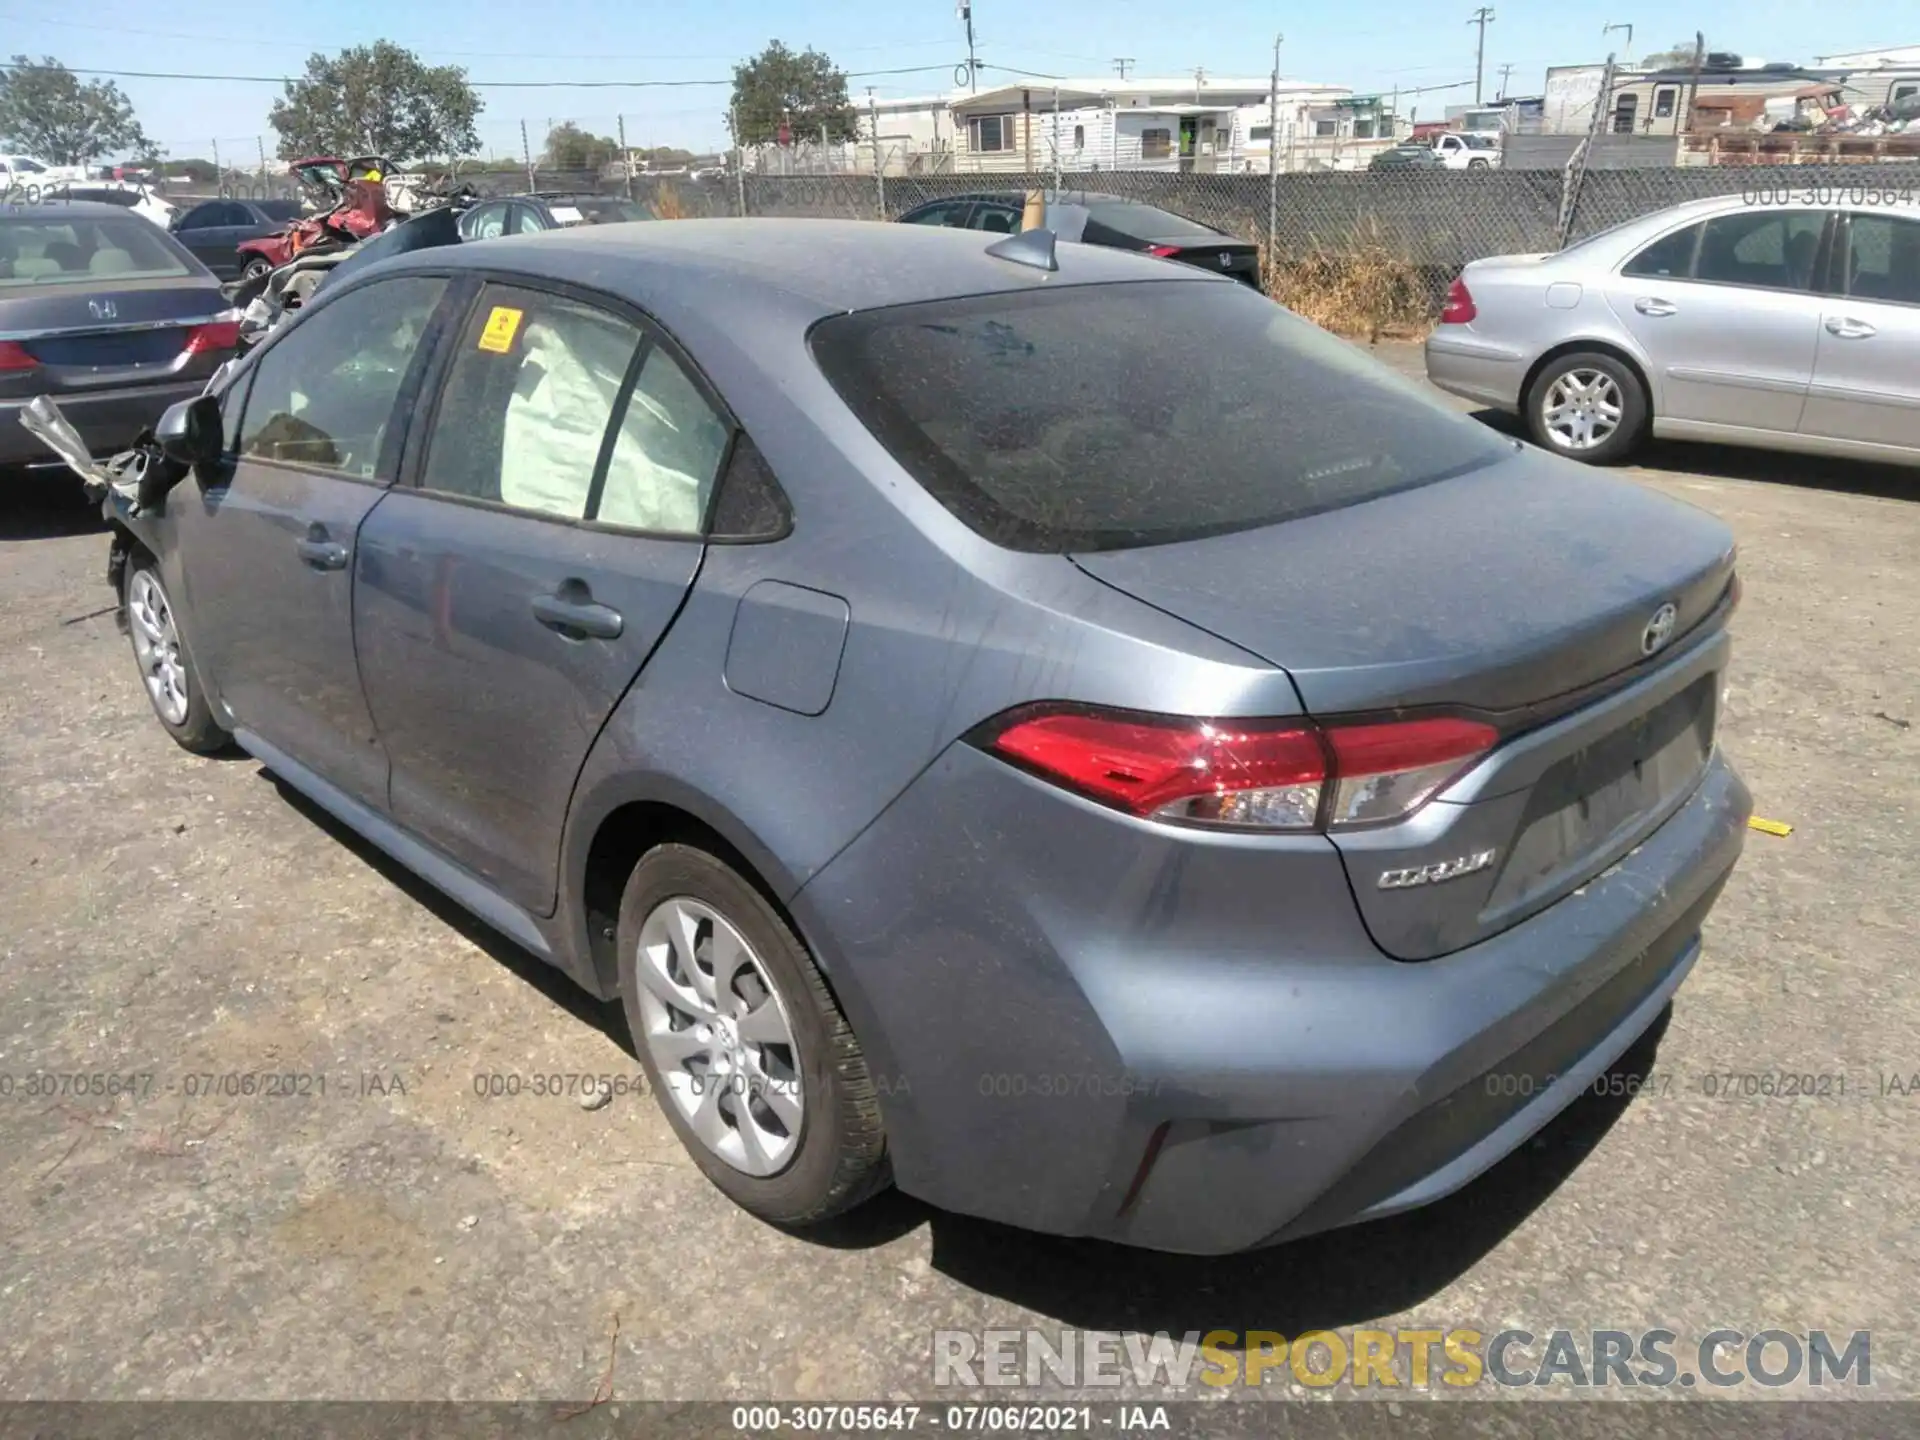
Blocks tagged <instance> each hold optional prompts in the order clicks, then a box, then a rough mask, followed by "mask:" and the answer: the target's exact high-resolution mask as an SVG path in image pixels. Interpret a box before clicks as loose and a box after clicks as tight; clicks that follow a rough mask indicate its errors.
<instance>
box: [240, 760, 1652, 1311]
mask: <svg viewBox="0 0 1920 1440" xmlns="http://www.w3.org/2000/svg"><path fill="white" fill-rule="evenodd" d="M259 774H260V776H261V778H262V779H264V780H266V781H268V782H269V783H271V784H272V785H274V787H275V788H276V789H277V790H278V792H279V793H280V795H281V796H282V798H284V799H285V800H286V802H287V803H288V804H289V805H291V806H292V807H293V808H294V809H295V810H297V811H298V812H299V813H300V814H301V815H303V816H305V817H306V818H307V819H308V820H310V821H312V822H313V824H314V825H315V826H317V827H318V828H319V829H321V830H322V831H324V832H325V833H326V834H327V835H328V836H329V837H331V838H332V839H333V840H334V841H336V842H337V843H338V844H340V845H343V846H345V847H346V848H347V849H348V850H350V851H352V852H353V853H354V854H355V855H357V856H358V857H359V858H360V859H361V860H363V861H365V862H366V864H368V865H369V866H371V867H372V868H373V869H374V870H375V871H377V872H378V873H379V874H380V875H381V876H382V877H383V878H384V879H385V880H387V881H388V882H389V883H390V884H392V885H394V886H395V887H396V888H397V889H399V890H400V891H401V892H403V893H404V894H406V895H407V896H408V897H409V898H411V899H413V900H414V901H416V902H417V903H419V904H420V905H422V906H424V907H426V909H428V910H429V911H431V912H432V913H433V914H434V915H435V916H436V917H438V918H439V919H440V920H442V921H443V922H444V923H445V924H446V925H447V926H448V927H449V928H451V929H452V930H454V931H456V932H457V933H459V934H460V935H461V936H463V937H464V938H465V939H467V940H469V941H470V942H472V943H473V944H474V945H475V946H477V947H478V948H479V949H481V950H483V951H485V952H486V953H487V954H488V955H489V956H491V957H492V958H493V959H495V960H497V961H498V962H499V963H500V964H501V965H503V966H505V967H506V968H507V969H508V970H510V971H512V972H513V973H514V974H515V975H516V976H518V977H519V978H520V979H521V980H524V981H525V982H526V983H527V984H528V985H530V986H532V987H533V988H534V989H535V990H537V991H538V992H539V993H540V994H541V995H542V996H543V997H545V998H546V999H548V1000H550V1001H552V1002H553V1003H554V1004H555V1005H557V1006H559V1007H560V1008H561V1009H563V1010H565V1011H566V1012H567V1013H568V1014H570V1015H572V1016H574V1017H575V1018H576V1019H578V1020H580V1021H581V1022H583V1023H584V1024H587V1025H590V1026H592V1027H593V1028H594V1029H596V1030H599V1031H600V1032H601V1033H602V1034H604V1035H606V1036H607V1037H608V1038H609V1039H610V1040H612V1041H613V1042H614V1043H615V1044H616V1045H618V1046H619V1047H620V1049H621V1050H622V1051H623V1052H625V1053H626V1054H627V1055H629V1056H634V1053H635V1052H634V1049H633V1044H632V1040H631V1038H630V1036H629V1035H628V1033H627V1027H626V1019H625V1016H624V1014H623V1012H622V1010H621V1007H620V1005H619V1003H618V1002H617V1001H601V1000H596V999H594V998H593V997H592V996H590V995H588V994H587V993H586V992H585V991H583V990H581V989H580V988H579V987H578V986H577V985H575V984H574V983H573V981H572V980H570V979H569V978H568V977H567V976H565V975H564V974H563V973H562V972H561V971H559V970H558V969H556V968H554V967H553V966H550V965H548V964H545V963H544V962H542V961H541V960H539V959H537V958H535V957H534V956H533V955H531V954H529V953H528V952H527V951H526V950H524V949H522V948H521V947H520V946H519V945H517V944H515V943H514V942H513V941H511V940H509V939H507V938H506V937H505V936H503V935H501V934H500V933H499V932H497V931H495V930H494V929H492V928H491V927H490V926H488V925H487V924H485V923H484V922H482V921H480V920H478V919H476V918H474V917H473V916H472V915H470V914H469V913H468V912H467V911H466V910H465V909H463V908H462V907H461V906H459V905H458V904H456V903H455V902H454V901H452V900H450V899H448V898H447V897H446V896H445V895H443V894H441V893H440V891H438V890H436V889H435V888H434V887H433V886H431V885H429V884H428V883H427V882H426V881H424V880H422V879H420V878H419V877H418V876H416V875H415V874H414V873H413V872H412V871H410V870H408V869H406V868H405V867H404V866H402V865H401V864H400V863H399V862H398V861H396V860H394V859H392V858H391V857H389V856H388V855H387V854H386V852H385V851H383V850H381V849H379V848H378V847H377V846H375V845H373V844H372V843H371V842H370V841H367V840H365V839H362V838H361V837H360V836H359V835H357V834H356V833H354V832H353V831H351V830H349V829H348V828H347V827H346V826H345V825H343V824H341V823H340V822H339V821H338V820H336V819H334V818H333V816H331V815H329V814H328V813H327V812H326V811H324V810H322V809H321V808H320V807H319V806H317V805H315V804H314V803H313V802H312V801H310V800H308V799H307V798H306V797H305V796H304V795H302V794H300V793H299V792H298V791H296V790H294V789H293V788H292V787H290V786H289V785H287V784H286V783H285V782H284V781H282V780H281V779H279V778H278V777H277V776H275V775H274V774H273V773H272V772H271V771H268V770H266V769H265V768H262V769H261V770H260V771H259ZM1671 1018H1672V1007H1671V1005H1669V1006H1668V1007H1667V1008H1666V1009H1664V1010H1662V1011H1661V1012H1660V1014H1659V1015H1658V1016H1657V1017H1656V1018H1655V1020H1654V1021H1653V1023H1652V1024H1651V1025H1650V1026H1649V1027H1648V1029H1647V1030H1646V1032H1645V1033H1644V1034H1643V1035H1641V1037H1640V1038H1639V1039H1638V1040H1636V1041H1635V1042H1634V1043H1633V1045H1632V1046H1631V1047H1629V1049H1628V1050H1627V1052H1626V1053H1625V1054H1623V1055H1622V1056H1621V1057H1620V1059H1619V1060H1618V1061H1616V1062H1615V1064H1614V1065H1613V1067H1612V1068H1611V1069H1610V1070H1609V1071H1608V1072H1607V1075H1606V1076H1605V1077H1603V1079H1601V1080H1599V1081H1596V1082H1595V1083H1594V1084H1593V1085H1592V1086H1590V1087H1589V1088H1588V1089H1587V1090H1586V1091H1585V1092H1584V1093H1583V1094H1582V1095H1581V1097H1580V1098H1579V1099H1578V1100H1576V1101H1575V1102H1574V1103H1573V1104H1572V1105H1571V1106H1569V1107H1568V1108H1567V1109H1566V1110H1565V1111H1563V1112H1562V1113H1561V1114H1560V1115H1559V1116H1558V1117H1556V1118H1555V1119H1554V1120H1553V1121H1551V1122H1550V1123H1549V1124H1548V1125H1547V1126H1546V1127H1544V1128H1543V1129H1542V1130H1541V1131H1540V1132H1539V1133H1538V1134H1537V1135H1535V1136H1534V1137H1533V1138H1532V1139H1531V1140H1530V1141H1528V1142H1527V1143H1526V1144H1524V1145H1523V1146H1521V1148H1520V1149H1519V1150H1517V1151H1515V1152H1514V1153H1513V1154H1511V1155H1509V1156H1508V1157H1507V1158H1506V1159H1504V1160H1502V1161H1501V1162H1500V1163H1499V1164H1497V1165H1495V1166H1494V1167H1493V1168H1492V1169H1491V1170H1489V1171H1487V1172H1486V1173H1485V1174H1484V1175H1482V1176H1480V1178H1479V1179H1477V1180H1475V1181H1474V1182H1473V1183H1472V1184H1470V1185H1468V1186H1467V1187H1466V1188H1464V1189H1462V1190H1460V1191H1458V1192H1456V1193H1455V1194H1453V1195H1451V1196H1448V1197H1447V1198H1446V1199H1444V1200H1440V1201H1438V1202H1436V1203H1435V1204H1432V1205H1428V1206H1424V1207H1422V1208H1421V1209H1418V1210H1413V1211H1410V1212H1408V1213H1406V1214H1404V1215H1397V1216H1394V1217H1392V1218H1390V1219H1386V1220H1377V1221H1373V1222H1371V1223H1369V1224H1366V1225H1357V1226H1352V1227H1349V1228H1346V1229H1341V1230H1335V1231H1330V1232H1327V1233H1324V1234H1320V1235H1314V1236H1309V1237H1307V1238H1306V1239H1304V1240H1296V1241H1293V1242H1290V1243H1288V1244H1285V1245H1278V1246H1274V1247H1272V1248H1269V1249H1264V1250H1255V1251H1249V1252H1246V1253H1243V1254H1239V1255H1229V1256H1221V1257H1204V1256H1202V1257H1196V1256H1189V1255H1169V1254H1162V1253H1158V1252H1154V1251H1148V1250H1139V1249H1134V1248H1132V1247H1129V1246H1123V1245H1114V1244H1110V1243H1108V1242H1105V1241H1098V1240H1077V1239H1065V1238H1061V1237H1058V1236H1048V1235H1037V1234H1034V1233H1032V1232H1030V1231H1024V1230H1018V1229H1015V1228H1013V1227H1011V1226H1007V1225H1000V1224H995V1223H992V1222H990V1221H985V1220H977V1219H974V1218H972V1217H969V1216H965V1215H955V1214H950V1213H948V1212H946V1211H941V1210H937V1209H935V1208H934V1207H933V1206H930V1205H927V1204H925V1203H923V1202H921V1201H918V1200H915V1199H913V1198H911V1197H909V1196H907V1195H904V1194H902V1193H900V1192H899V1191H897V1190H889V1191H887V1192H885V1193H883V1194H881V1195H879V1196H876V1197H875V1198H874V1199H872V1200H870V1201H868V1202H867V1203H866V1204H864V1205H861V1206H860V1207H858V1208H857V1209H855V1210H853V1211H851V1212H850V1213H848V1214H846V1215H843V1216H841V1217H839V1218H838V1219H837V1220H834V1221H831V1222H828V1223H827V1224H825V1225H820V1226H813V1227H810V1228H808V1229H805V1230H801V1231H797V1232H793V1233H794V1234H795V1238H797V1239H800V1240H802V1241H805V1242H807V1243H810V1244H815V1245H821V1246H825V1247H828V1248H832V1249H846V1250H867V1249H873V1248H875V1247H878V1246H882V1245H886V1244H889V1243H891V1242H892V1241H895V1240H898V1239H899V1238H900V1237H902V1236H903V1235H906V1234H908V1233H909V1232H911V1231H913V1230H916V1229H918V1228H920V1227H921V1226H926V1227H927V1228H928V1230H929V1232H930V1236H931V1241H932V1246H931V1249H932V1255H931V1263H932V1266H933V1268H934V1269H935V1270H937V1271H939V1272H941V1273H942V1274H944V1275H946V1276H947V1277H948V1278H950V1279H952V1280H955V1281H957V1282H958V1283H960V1284H962V1285H965V1286H967V1287H969V1288H971V1289H973V1290H977V1291H979V1292H981V1293H983V1294H987V1295H994V1296H998V1297H1000V1298H1002V1299H1004V1300H1007V1301H1009V1302H1011V1303H1013V1304H1015V1305H1018V1306H1021V1307H1022V1308H1024V1309H1027V1310H1031V1311H1033V1312H1035V1313H1036V1314H1039V1315H1043V1316H1046V1317H1048V1318H1050V1319H1052V1320H1055V1321H1058V1322H1059V1323H1061V1324H1063V1325H1067V1326H1071V1327H1074V1328H1077V1329H1087V1330H1099V1331H1112V1332H1140V1333H1144V1334H1148V1335H1151V1334H1153V1333H1154V1332H1156V1331H1162V1330H1164V1331H1167V1332H1168V1333H1169V1334H1172V1335H1174V1336H1176V1337H1178V1336H1181V1335H1184V1334H1186V1333H1187V1332H1189V1331H1201V1332H1205V1331H1208V1330H1215V1329H1220V1330H1232V1331H1236V1332H1245V1331H1247V1330H1251V1329H1270V1330H1277V1331H1279V1332H1280V1333H1281V1334H1283V1335H1299V1334H1302V1333H1304V1332H1305V1331H1308V1330H1319V1329H1335V1328H1338V1327H1341V1326H1349V1325H1355V1324H1364V1323H1366V1322H1367V1321H1369V1320H1373V1319H1376V1318H1378V1317H1381V1316H1385V1315H1393V1314H1398V1313H1400V1312H1403V1311H1406V1310H1410V1309H1413V1308H1415V1307H1417V1306H1419V1305H1420V1304H1421V1303H1422V1302H1423V1301H1425V1300H1427V1299H1428V1298H1430V1297H1431V1296H1433V1295H1434V1294H1436V1293H1438V1292H1439V1291H1441V1290H1443V1289H1445V1288H1446V1287H1447V1286H1448V1285H1450V1284H1452V1283H1453V1282H1454V1281H1455V1280H1457V1279H1459V1278H1460V1277H1461V1276H1462V1275H1464V1274H1465V1273H1466V1272H1467V1271H1469V1270H1471V1269H1472V1268H1473V1267H1474V1266H1475V1265H1477V1264H1478V1263H1479V1262H1480V1261H1481V1259H1482V1258H1483V1257H1485V1256H1486V1255H1487V1254H1489V1253H1490V1252H1491V1251H1492V1250H1493V1249H1494V1248H1495V1247H1496V1246H1498V1245H1499V1244H1500V1243H1501V1241H1503V1240H1504V1239H1505V1238H1506V1237H1507V1236H1508V1235H1509V1234H1511V1233H1512V1232H1513V1230H1514V1229H1515V1228H1516V1227H1518V1226H1519V1225H1520V1224H1521V1222H1523V1221H1524V1220H1525V1219H1526V1218H1527V1217H1528V1216H1529V1215H1531V1214H1532V1213H1533V1212H1534V1211H1535V1210H1536V1209H1537V1208H1539V1206H1540V1205H1541V1204H1543V1203H1544V1202H1545V1201H1546V1200H1547V1198H1548V1197H1549V1196H1550V1195H1552V1194H1553V1192H1554V1191H1555V1190H1556V1189H1558V1188H1559V1186H1560V1185H1561V1184H1562V1183H1563V1182H1564V1181H1565V1180H1566V1179H1567V1177H1568V1176H1569V1175H1571V1174H1572V1173H1573V1172H1574V1170H1575V1169H1576V1168H1578V1166H1579V1165H1580V1164H1581V1162H1582V1161H1584V1160H1585V1159H1586V1157H1587V1155H1588V1154H1590V1153H1591V1152H1592V1150H1593V1149H1594V1147H1595V1146H1597V1145H1598V1144H1599V1143H1600V1141H1601V1139H1602V1138H1603V1137H1604V1136H1605V1135H1606V1133H1607V1132H1608V1130H1610V1129H1611V1128H1612V1127H1613V1125H1614V1123H1615V1122H1616V1121H1618V1120H1619V1119H1620V1117H1621V1116H1622V1115H1623V1114H1624V1113H1625V1112H1626V1109H1627V1106H1628V1105H1629V1104H1631V1103H1633V1102H1632V1100H1631V1099H1630V1098H1629V1097H1630V1096H1631V1095H1632V1094H1634V1093H1635V1092H1637V1091H1638V1090H1639V1089H1641V1088H1642V1087H1643V1085H1644V1084H1645V1081H1646V1077H1647V1076H1648V1075H1649V1074H1650V1073H1651V1072H1652V1070H1653V1065H1654V1060H1655V1057H1656V1054H1657V1051H1658V1049H1659V1045H1660V1040H1661V1037H1662V1036H1663V1035H1664V1034H1665V1032H1666V1028H1667V1025H1668V1022H1669V1021H1670V1020H1671ZM635 1058H636V1060H637V1056H636V1057H635Z"/></svg>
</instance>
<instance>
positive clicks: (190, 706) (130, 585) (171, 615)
mask: <svg viewBox="0 0 1920 1440" xmlns="http://www.w3.org/2000/svg"><path fill="white" fill-rule="evenodd" d="M122 585H123V588H122V590H121V593H120V602H121V606H122V612H123V614H124V615H125V617H126V621H127V635H128V639H129V640H130V641H131V642H132V645H133V657H134V663H135V665H137V666H138V667H139V668H140V688H141V689H142V690H144V691H145V692H146V696H147V703H148V704H150V705H151V706H152V707H153V718H154V719H156V720H158V721H159V722H160V727H161V728H162V729H163V730H165V731H166V732H167V734H169V735H171V736H172V737H173V739H174V743H175V744H177V745H179V746H180V747H181V749H183V750H190V751H192V752H193V753H194V754H195V755H217V754H219V753H220V752H221V751H223V750H228V749H231V748H232V746H233V736H232V735H230V734H229V733H228V732H227V731H225V730H223V729H222V728H221V727H220V724H219V722H218V721H216V720H215V719H214V718H213V707H212V706H211V705H209V704H208V703H207V694H206V690H205V689H204V688H203V687H202V686H201V684H200V672H199V671H198V670H196V669H195V668H194V664H193V654H192V651H191V650H190V649H189V648H188V646H187V641H186V635H185V633H184V632H183V631H182V630H181V629H180V621H179V617H178V615H177V614H176V613H175V611H174V608H173V598H172V597H171V596H170V595H168V594H167V587H166V582H165V581H164V580H162V579H161V577H160V567H159V566H158V565H157V564H155V563H154V560H153V557H152V556H151V555H141V554H136V555H134V556H133V558H132V559H130V560H129V561H128V562H127V572H126V578H125V580H124V581H123V582H122ZM148 587H151V590H148ZM143 592H145V593H144V594H143ZM153 592H157V593H158V595H159V597H160V599H161V601H162V602H163V603H164V605H165V607H166V611H167V620H166V623H167V624H168V625H170V626H171V627H172V631H173V637H174V648H175V650H176V651H177V655H178V673H179V676H180V680H179V683H178V686H177V689H178V692H179V693H182V694H184V696H185V699H186V707H185V710H184V713H180V712H177V711H176V712H175V713H173V714H169V713H168V711H167V709H165V708H163V705H162V701H161V698H160V697H159V696H157V695H155V694H154V692H153V687H152V686H151V685H149V684H148V682H147V675H148V667H147V661H146V660H145V659H144V658H143V656H142V650H141V646H142V641H143V636H144V635H146V633H147V632H146V631H145V629H144V627H143V626H142V624H141V619H140V617H139V616H137V615H136V614H135V613H134V606H135V604H136V602H139V603H141V604H142V605H143V607H145V608H149V609H150V608H151V607H150V604H149V603H148V601H147V595H150V594H151V593H153ZM148 643H151V641H149V642H148Z"/></svg>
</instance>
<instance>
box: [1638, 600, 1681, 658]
mask: <svg viewBox="0 0 1920 1440" xmlns="http://www.w3.org/2000/svg"><path fill="white" fill-rule="evenodd" d="M1679 618H1680V612H1679V611H1678V610H1676V609H1675V608H1674V607H1673V606H1672V605H1671V604H1667V605H1662V606H1661V607H1660V608H1659V609H1658V610H1656V611H1654V612H1653V618H1652V619H1651V620H1649V621H1647V628H1646V629H1644V630H1642V631H1641V632H1640V653H1641V654H1642V655H1651V654H1653V653H1654V652H1655V651H1656V650H1660V649H1662V648H1664V647H1665V645H1666V643H1667V642H1668V641H1669V640H1671V639H1672V638H1673V622H1674V621H1676V620H1678V619H1679Z"/></svg>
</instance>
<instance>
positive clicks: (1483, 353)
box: [1426, 326, 1527, 414]
mask: <svg viewBox="0 0 1920 1440" xmlns="http://www.w3.org/2000/svg"><path fill="white" fill-rule="evenodd" d="M1426 354H1427V379H1428V380H1430V381H1432V382H1433V383H1434V384H1435V385H1437V386H1439V387H1440V388H1441V389H1442V390H1445V391H1447V392H1448V393H1450V394H1453V395H1460V396H1463V397H1465V398H1466V399H1468V400H1477V401H1479V402H1480V403H1481V404H1483V405H1491V406H1493V407H1495V408H1496V409H1500V410H1505V411H1508V412H1509V413H1512V414H1518V413H1519V410H1520V399H1521V396H1520V390H1521V387H1522V386H1523V385H1524V384H1525V383H1526V378H1527V357H1526V356H1525V355H1523V354H1522V353H1521V352H1520V351H1518V350H1516V349H1513V348H1512V347H1510V346H1505V345H1499V344H1496V343H1494V342H1492V341H1488V340H1483V339H1481V338H1479V337H1478V336H1475V335H1473V334H1472V333H1470V332H1468V331H1466V330H1465V329H1464V328H1462V327H1458V326H1442V327H1440V328H1439V329H1436V330H1435V331H1434V332H1433V334H1431V335H1429V336H1428V337H1427V347H1426Z"/></svg>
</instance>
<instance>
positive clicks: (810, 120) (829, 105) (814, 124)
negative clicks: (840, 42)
mask: <svg viewBox="0 0 1920 1440" xmlns="http://www.w3.org/2000/svg"><path fill="white" fill-rule="evenodd" d="M731 123H732V124H733V125H734V126H737V127H738V128H737V129H736V131H735V133H734V137H733V138H734V140H735V142H736V143H738V144H742V145H764V144H766V143H767V142H768V141H771V140H776V139H778V138H779V134H780V126H781V125H782V124H786V125H788V126H790V127H791V128H792V131H793V135H794V138H795V139H797V140H817V139H819V138H820V131H821V129H822V127H824V128H825V130H826V132H827V138H828V139H829V140H851V139H854V138H855V137H856V136H857V135H858V134H859V129H860V112H859V111H858V110H856V109H855V108H854V106H853V102H852V101H850V100H849V99H848V98H847V77H846V74H845V72H844V71H842V70H841V69H839V67H837V66H836V65H835V64H834V63H833V61H831V60H829V59H828V58H827V57H826V56H825V55H822V54H821V53H820V52H819V51H818V50H814V49H812V48H808V49H806V50H803V51H800V52H799V53H797V54H796V53H795V52H794V51H792V50H789V49H788V48H787V47H786V46H785V45H783V44H781V43H780V42H779V41H778V40H775V41H774V42H773V43H772V44H770V45H768V46H767V48H766V49H764V50H762V51H761V52H760V53H759V54H758V55H756V56H754V57H753V58H752V59H751V60H744V61H742V62H741V63H740V64H738V65H736V66H734V67H733V108H732V122H731Z"/></svg>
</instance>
